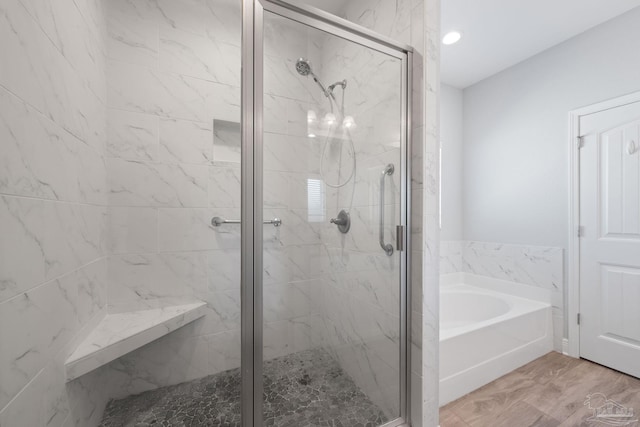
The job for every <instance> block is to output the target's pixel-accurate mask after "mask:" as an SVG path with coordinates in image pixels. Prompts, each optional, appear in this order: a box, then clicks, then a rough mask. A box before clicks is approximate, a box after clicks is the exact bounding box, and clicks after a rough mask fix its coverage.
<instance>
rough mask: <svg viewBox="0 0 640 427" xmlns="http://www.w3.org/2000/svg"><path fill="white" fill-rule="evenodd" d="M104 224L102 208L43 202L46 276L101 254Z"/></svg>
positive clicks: (56, 273)
mask: <svg viewBox="0 0 640 427" xmlns="http://www.w3.org/2000/svg"><path fill="white" fill-rule="evenodd" d="M105 224H106V212H105V210H104V208H101V207H96V206H90V205H72V204H67V203H59V202H45V205H44V236H43V240H42V242H43V245H42V247H43V251H44V254H45V274H46V278H47V279H52V278H55V277H58V276H60V275H62V274H64V273H66V272H68V271H71V270H75V269H77V268H79V267H81V266H83V265H85V264H87V263H89V262H90V261H92V260H94V259H96V258H98V257H100V256H102V255H103V254H104V253H105V248H106V236H105V232H104V230H105Z"/></svg>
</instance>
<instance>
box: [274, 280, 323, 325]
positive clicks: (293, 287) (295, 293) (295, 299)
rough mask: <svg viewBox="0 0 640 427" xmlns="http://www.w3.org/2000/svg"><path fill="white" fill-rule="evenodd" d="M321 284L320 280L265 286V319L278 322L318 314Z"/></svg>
mask: <svg viewBox="0 0 640 427" xmlns="http://www.w3.org/2000/svg"><path fill="white" fill-rule="evenodd" d="M319 286H321V282H320V281H319V280H308V281H302V282H295V283H285V284H272V285H267V286H265V288H264V321H265V322H276V321H279V320H287V319H293V318H297V317H302V316H310V315H313V314H318V313H319V311H320V310H319V307H318V304H317V301H318V296H319V292H318V287H319Z"/></svg>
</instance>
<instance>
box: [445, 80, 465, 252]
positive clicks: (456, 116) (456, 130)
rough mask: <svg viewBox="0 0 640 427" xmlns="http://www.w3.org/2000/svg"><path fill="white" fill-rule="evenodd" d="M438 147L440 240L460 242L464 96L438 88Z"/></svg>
mask: <svg viewBox="0 0 640 427" xmlns="http://www.w3.org/2000/svg"><path fill="white" fill-rule="evenodd" d="M440 90H441V92H440V93H441V98H440V111H441V113H440V144H441V148H442V160H441V163H442V164H441V167H442V169H441V171H440V173H441V177H442V187H441V191H442V196H441V197H442V206H441V212H442V218H441V224H442V229H441V231H440V232H441V234H440V237H441V239H442V240H462V239H463V233H462V211H463V203H462V175H463V172H464V171H463V168H462V149H463V146H462V131H463V96H462V94H463V92H462V90H461V89H457V88H454V87H452V86H448V85H444V84H443V85H442V86H441V87H440Z"/></svg>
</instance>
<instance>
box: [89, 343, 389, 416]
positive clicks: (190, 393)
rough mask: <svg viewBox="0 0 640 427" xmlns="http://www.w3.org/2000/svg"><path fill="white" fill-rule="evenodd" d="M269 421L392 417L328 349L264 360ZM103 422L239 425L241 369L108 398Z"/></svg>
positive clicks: (266, 404)
mask: <svg viewBox="0 0 640 427" xmlns="http://www.w3.org/2000/svg"><path fill="white" fill-rule="evenodd" d="M264 389H265V393H264V395H265V402H264V409H265V415H264V424H265V426H278V427H306V426H308V427H313V426H330V427H338V426H344V427H352V426H361V427H375V426H379V425H381V424H384V423H385V422H386V421H388V418H387V417H386V416H385V415H384V413H383V412H382V411H381V410H380V408H378V407H377V406H376V405H375V404H373V402H371V400H369V398H368V397H367V396H366V395H365V394H364V393H363V392H362V391H361V390H360V389H359V388H358V387H357V386H356V384H355V383H354V382H353V380H352V379H351V378H350V377H349V376H348V375H347V374H346V373H345V372H344V371H343V370H342V369H341V368H340V367H339V365H338V364H337V363H336V361H335V360H334V359H333V358H332V357H331V356H330V355H329V354H328V353H326V352H325V351H324V350H318V349H315V350H307V351H303V352H299V353H294V354H290V355H288V356H284V357H280V358H277V359H274V360H271V361H268V362H266V363H265V365H264ZM100 426H101V427H134V426H135V427H146V426H172V427H173V426H176V427H178V426H189V427H204V426H216V427H218V426H219V427H223V426H224V427H240V370H239V369H234V370H231V371H226V372H222V373H220V374H216V375H211V376H208V377H205V378H202V379H199V380H194V381H190V382H187V383H183V384H178V385H175V386H170V387H163V388H160V389H157V390H152V391H148V392H145V393H141V394H138V395H135V396H129V397H126V398H124V399H120V400H114V401H111V402H110V403H109V405H108V406H107V409H106V411H105V415H104V418H103V420H102V423H101V424H100Z"/></svg>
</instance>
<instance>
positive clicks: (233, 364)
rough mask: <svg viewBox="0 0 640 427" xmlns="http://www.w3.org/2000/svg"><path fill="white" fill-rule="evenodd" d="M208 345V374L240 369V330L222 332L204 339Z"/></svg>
mask: <svg viewBox="0 0 640 427" xmlns="http://www.w3.org/2000/svg"><path fill="white" fill-rule="evenodd" d="M206 340H207V343H208V344H209V355H208V359H209V373H211V374H216V373H218V372H223V371H227V370H229V369H236V368H239V367H240V344H241V343H240V330H239V329H235V330H232V331H224V332H220V333H217V334H213V335H208V336H207V337H206Z"/></svg>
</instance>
